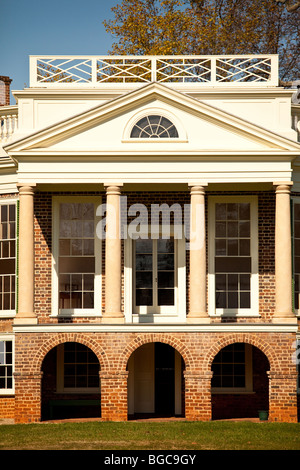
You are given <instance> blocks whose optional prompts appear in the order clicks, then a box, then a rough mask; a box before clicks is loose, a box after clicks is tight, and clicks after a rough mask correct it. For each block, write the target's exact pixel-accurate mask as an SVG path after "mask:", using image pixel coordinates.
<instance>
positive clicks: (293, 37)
mask: <svg viewBox="0 0 300 470" xmlns="http://www.w3.org/2000/svg"><path fill="white" fill-rule="evenodd" d="M293 5H296V2H295V1H294V3H293ZM288 6H290V3H287V2H282V1H277V0H251V1H249V0H123V1H121V2H120V3H119V4H117V5H116V6H114V7H113V8H112V12H113V14H114V18H113V19H111V20H108V21H104V26H105V28H106V31H107V32H109V33H111V34H112V35H113V37H115V38H116V42H114V43H113V47H112V50H111V51H110V53H112V54H134V55H142V54H148V55H177V54H190V55H214V54H218V55H219V54H232V55H236V54H279V58H280V77H281V79H282V80H296V79H299V78H300V8H297V9H296V8H295V9H294V10H293V12H292V13H291V12H290V11H288V8H287V7H288Z"/></svg>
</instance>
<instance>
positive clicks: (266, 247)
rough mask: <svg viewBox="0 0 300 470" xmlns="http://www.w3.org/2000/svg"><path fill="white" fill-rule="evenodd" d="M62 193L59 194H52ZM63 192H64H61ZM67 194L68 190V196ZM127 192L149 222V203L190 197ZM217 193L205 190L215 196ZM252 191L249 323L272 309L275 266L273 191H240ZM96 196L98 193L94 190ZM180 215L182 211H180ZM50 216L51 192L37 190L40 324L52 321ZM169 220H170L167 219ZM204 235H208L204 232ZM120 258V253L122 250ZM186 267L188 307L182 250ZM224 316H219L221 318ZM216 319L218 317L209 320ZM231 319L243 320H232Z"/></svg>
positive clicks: (265, 318) (267, 315) (267, 318)
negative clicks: (254, 276) (253, 276)
mask: <svg viewBox="0 0 300 470" xmlns="http://www.w3.org/2000/svg"><path fill="white" fill-rule="evenodd" d="M55 194H56V195H62V194H63V193H55ZM65 194H67V193H65ZM69 194H70V193H68V195H69ZM72 194H73V195H74V196H76V195H78V196H80V194H86V195H95V193H72ZM124 194H125V195H127V203H128V207H130V205H132V204H136V203H142V204H145V205H146V207H147V208H148V214H149V220H148V222H149V224H150V206H151V204H162V203H166V204H168V205H169V206H171V205H172V204H174V203H179V204H181V205H182V208H183V205H184V204H189V201H190V196H189V193H188V192H180V193H156V192H149V193H124ZM216 194H218V195H219V194H221V193H209V195H216ZM222 194H224V195H225V194H226V195H235V196H237V198H238V196H239V194H241V193H222ZM243 194H245V195H246V194H251V195H253V194H256V195H257V196H258V216H259V217H258V225H259V227H258V230H259V289H260V295H259V313H260V315H261V318H251V319H250V321H251V323H253V322H258V323H260V322H261V321H263V322H270V321H271V320H272V315H273V313H274V308H275V265H274V230H275V194H274V192H273V191H270V192H257V193H243ZM96 195H98V193H96ZM101 196H102V202H103V203H104V202H105V194H101ZM182 214H183V210H182ZM51 218H52V193H39V192H38V193H37V194H36V195H35V275H36V279H38V282H36V284H35V310H36V314H37V316H38V317H39V321H40V322H43V323H45V322H46V323H48V322H56V321H57V320H56V319H53V318H49V314H50V312H51V283H50V282H49V281H50V279H51V262H52V258H51V249H52V234H51ZM171 223H172V220H171ZM207 236H208V234H207ZM102 258H103V259H102V307H103V308H104V307H105V272H104V267H105V244H104V243H103V244H102ZM122 260H124V253H123V252H122ZM186 267H187V309H188V307H189V296H188V287H189V252H188V250H187V252H186ZM224 320H225V319H224V318H223V319H222V321H224ZM73 321H77V322H86V321H90V322H92V321H94V322H98V321H99V318H94V319H88V320H87V319H86V318H82V319H73ZM212 321H213V322H220V318H216V319H213V320H212ZM225 321H227V322H232V318H230V317H228V318H226V320H225ZM234 321H245V319H240V318H238V319H236V318H235V319H234Z"/></svg>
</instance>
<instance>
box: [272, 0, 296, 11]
mask: <svg viewBox="0 0 300 470" xmlns="http://www.w3.org/2000/svg"><path fill="white" fill-rule="evenodd" d="M275 1H276V2H277V3H284V4H285V6H286V9H287V11H289V12H293V11H296V10H298V8H300V2H299V1H298V2H295V3H294V2H293V3H292V4H291V3H290V0H275Z"/></svg>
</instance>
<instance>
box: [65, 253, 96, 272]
mask: <svg viewBox="0 0 300 470" xmlns="http://www.w3.org/2000/svg"><path fill="white" fill-rule="evenodd" d="M59 269H60V272H61V273H94V272H95V258H93V257H78V258H76V257H71V256H70V257H68V258H66V257H63V256H60V257H59Z"/></svg>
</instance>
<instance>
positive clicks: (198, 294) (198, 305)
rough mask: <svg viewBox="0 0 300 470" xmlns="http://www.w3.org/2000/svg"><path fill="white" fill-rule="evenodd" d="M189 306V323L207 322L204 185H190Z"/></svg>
mask: <svg viewBox="0 0 300 470" xmlns="http://www.w3.org/2000/svg"><path fill="white" fill-rule="evenodd" d="M190 186H192V187H191V206H190V207H191V210H190V308H189V313H188V315H187V321H188V322H189V323H199V322H205V323H207V322H209V321H210V319H209V316H208V313H207V308H206V234H205V187H204V185H190Z"/></svg>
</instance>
